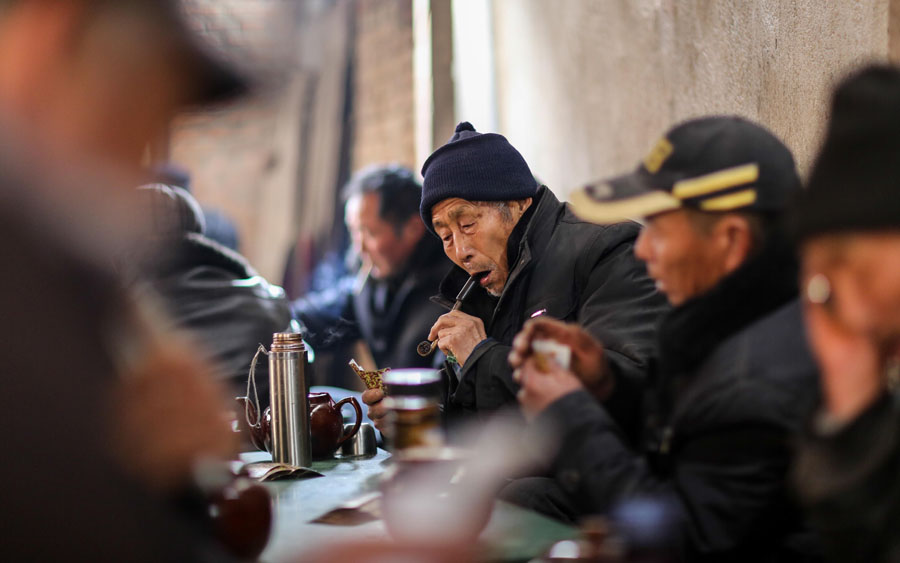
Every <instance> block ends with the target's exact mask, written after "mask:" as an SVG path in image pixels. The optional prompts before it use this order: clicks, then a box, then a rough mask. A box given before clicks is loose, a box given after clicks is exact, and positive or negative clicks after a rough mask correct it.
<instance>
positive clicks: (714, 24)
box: [459, 0, 889, 196]
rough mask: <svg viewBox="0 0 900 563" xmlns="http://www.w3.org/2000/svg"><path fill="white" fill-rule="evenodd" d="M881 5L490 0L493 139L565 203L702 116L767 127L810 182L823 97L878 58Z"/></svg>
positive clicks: (805, 0)
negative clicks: (674, 128)
mask: <svg viewBox="0 0 900 563" xmlns="http://www.w3.org/2000/svg"><path fill="white" fill-rule="evenodd" d="M888 8H889V2H888V0H868V1H858V2H857V1H854V2H850V1H847V2H822V1H821V0H792V1H790V2H786V1H783V0H754V1H752V2H744V1H727V2H726V1H713V0H678V1H675V0H602V1H594V0H565V1H564V2H557V1H547V0H494V12H493V14H494V32H495V45H496V57H497V59H496V67H497V72H498V74H497V91H498V100H497V102H498V112H499V115H500V118H499V122H500V129H501V132H503V133H504V134H506V135H507V136H508V137H509V139H510V141H511V142H512V143H513V144H514V145H515V146H516V147H518V148H519V149H520V150H521V152H522V153H523V154H524V156H525V158H526V159H527V160H528V162H529V164H530V165H531V166H532V171H533V172H534V173H535V174H536V175H538V176H539V177H540V178H542V179H543V180H544V181H545V182H546V183H547V184H548V185H550V187H552V188H553V189H554V190H555V191H557V193H560V194H561V195H563V196H565V195H566V194H567V193H568V192H569V191H570V190H571V189H573V188H574V187H577V186H579V185H581V184H583V183H585V182H586V181H589V180H592V179H596V178H599V177H603V176H607V175H610V174H615V173H618V172H621V171H625V170H627V169H630V168H631V167H633V166H635V165H636V163H637V162H638V160H639V159H640V158H641V157H643V155H644V153H645V152H646V151H647V150H649V148H650V147H651V146H652V144H653V142H655V140H656V139H657V138H658V137H659V135H660V134H661V133H662V132H663V131H665V130H666V129H667V128H668V127H669V126H670V125H671V124H673V123H674V122H677V121H680V120H683V119H686V118H689V117H692V116H698V115H703V114H711V113H735V114H740V115H743V116H746V117H748V118H751V119H754V120H757V121H759V122H761V123H763V124H765V125H767V126H768V127H769V128H771V129H772V130H773V131H774V132H775V133H776V134H777V135H779V136H780V137H782V138H783V139H784V140H785V141H786V143H787V144H788V146H789V147H790V148H791V149H792V150H794V152H795V155H796V158H797V161H798V164H799V167H800V169H801V171H805V170H806V169H807V167H808V165H809V161H810V159H811V158H812V156H813V155H814V152H815V150H816V148H817V146H818V142H819V138H820V133H821V130H822V127H823V125H824V121H825V118H826V110H827V104H828V97H829V90H830V87H831V86H832V85H833V83H834V82H835V81H836V80H837V79H838V78H840V77H841V76H842V75H843V74H844V73H845V72H846V71H847V69H848V68H851V67H852V66H853V65H855V64H858V63H859V62H861V61H864V60H869V59H872V58H875V59H883V58H886V57H887V55H888V11H889V10H888ZM459 117H460V118H461V119H462V118H464V116H459ZM476 125H477V124H476Z"/></svg>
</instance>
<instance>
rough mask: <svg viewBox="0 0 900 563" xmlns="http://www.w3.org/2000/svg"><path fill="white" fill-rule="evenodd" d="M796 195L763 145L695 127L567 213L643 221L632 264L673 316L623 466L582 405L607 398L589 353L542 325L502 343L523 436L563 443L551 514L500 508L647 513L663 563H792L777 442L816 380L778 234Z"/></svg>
mask: <svg viewBox="0 0 900 563" xmlns="http://www.w3.org/2000/svg"><path fill="white" fill-rule="evenodd" d="M799 187H800V182H799V179H798V177H797V173H796V171H795V168H794V160H793V158H792V157H791V154H790V152H789V151H788V149H787V148H786V147H785V146H784V145H783V144H782V143H781V142H780V141H779V140H778V139H776V138H775V137H774V136H773V135H772V134H771V133H769V132H768V131H766V130H765V129H763V128H761V127H759V126H757V125H755V124H753V123H750V122H749V121H746V120H744V119H741V118H737V117H709V118H702V119H696V120H693V121H688V122H686V123H684V124H681V125H679V126H677V127H675V128H674V129H672V130H670V131H669V132H668V133H666V135H665V136H664V137H663V138H662V139H660V141H659V142H658V143H657V145H656V146H655V148H654V149H653V150H652V151H651V152H650V154H649V155H648V156H647V158H646V159H644V161H643V163H641V164H640V166H639V167H638V169H637V170H636V171H634V172H633V173H631V174H627V175H625V176H621V177H618V178H614V179H611V180H608V181H605V182H602V183H599V184H597V185H595V186H590V187H588V188H586V189H585V190H583V191H580V192H578V193H576V194H574V195H573V198H572V201H573V207H574V209H575V212H576V213H577V214H578V215H580V216H582V217H584V218H586V219H588V220H591V221H596V222H601V223H603V222H608V221H613V220H619V219H621V218H622V217H643V218H644V221H645V227H644V230H643V231H642V232H641V235H640V237H639V239H638V242H637V244H636V247H635V253H636V255H637V256H638V258H640V259H641V260H643V261H644V262H646V264H647V269H648V273H649V274H650V276H651V277H652V278H653V279H655V280H656V283H657V287H658V288H659V289H660V291H662V292H663V293H665V294H666V296H667V297H668V299H669V301H670V303H671V304H672V305H673V306H674V309H673V310H672V311H671V312H670V313H669V314H668V315H666V316H665V317H664V318H663V320H662V324H661V326H660V330H659V356H658V358H657V359H656V361H655V362H654V363H653V365H654V369H653V370H652V371H651V373H650V374H649V379H650V381H651V385H650V386H649V388H648V393H647V396H646V397H645V400H644V403H643V405H642V406H643V413H644V423H643V435H644V440H643V443H642V444H641V447H640V449H639V452H640V453H639V454H637V455H636V454H635V453H634V451H633V450H632V449H630V448H628V447H627V445H626V444H625V443H623V441H622V439H621V437H620V435H619V431H618V429H617V428H616V427H615V425H614V424H613V422H612V420H611V418H610V416H609V413H608V412H607V410H606V409H605V408H604V407H603V406H602V405H600V404H598V403H597V401H595V400H594V398H593V397H592V396H591V395H590V394H589V393H588V392H586V391H585V389H584V388H585V387H586V386H587V387H588V388H589V389H590V388H597V387H598V386H599V387H607V386H609V387H615V385H617V384H618V381H617V379H616V374H615V373H612V372H609V371H606V370H603V369H602V367H600V368H599V369H598V367H597V366H598V362H596V360H595V358H597V357H600V356H601V355H602V353H603V350H602V348H601V347H600V345H599V344H598V343H595V342H593V341H592V340H591V339H590V338H588V337H587V336H586V335H585V334H584V333H583V331H581V330H580V329H579V328H577V327H572V326H569V325H563V324H562V323H558V322H551V321H541V320H538V321H536V322H534V323H531V324H530V325H529V326H528V327H527V328H526V330H525V331H523V333H522V334H521V335H519V336H517V337H516V342H515V346H514V352H513V354H511V357H510V362H511V364H512V365H514V366H515V367H516V369H517V372H516V376H517V378H518V379H519V381H520V383H521V385H522V392H521V393H520V396H519V400H520V402H521V404H522V407H523V409H524V410H525V412H526V414H528V415H529V416H530V417H533V418H536V419H537V420H536V421H535V424H536V426H538V427H543V428H548V427H549V428H553V427H555V428H558V429H559V431H560V433H561V436H562V443H561V445H560V454H559V455H558V456H557V458H556V460H555V461H554V463H553V465H552V472H553V475H554V481H555V487H554V488H549V489H548V490H549V492H548V493H547V496H546V497H545V498H538V499H534V498H528V497H527V496H526V497H523V496H522V495H521V494H520V493H521V491H522V490H523V487H526V486H527V485H529V483H528V481H527V480H526V481H525V482H524V483H520V484H513V485H512V486H511V487H510V489H509V490H508V491H507V496H508V497H509V498H511V499H513V500H516V501H519V502H524V503H530V504H532V506H536V507H537V508H543V509H544V510H547V511H555V512H556V515H557V516H560V517H568V518H573V517H575V516H578V515H582V514H589V513H607V512H610V511H615V510H616V509H617V508H622V507H627V506H629V505H630V503H634V502H636V501H639V500H640V499H645V498H646V497H649V498H650V499H652V502H653V503H655V505H656V506H657V507H660V510H661V514H662V515H663V518H662V519H661V520H660V521H659V522H658V526H657V529H656V531H660V530H666V531H667V535H666V537H665V538H663V544H664V545H665V546H666V549H668V550H669V553H670V554H674V553H680V554H681V555H682V556H683V557H684V559H685V560H688V561H698V560H707V558H709V559H714V560H717V561H769V560H775V559H777V560H785V561H794V560H797V559H796V558H797V557H799V555H800V552H802V551H804V550H805V549H804V548H797V544H798V538H800V537H803V534H796V533H794V532H797V531H798V530H799V529H800V528H801V520H800V518H799V517H798V516H797V515H796V512H795V510H793V509H792V506H791V503H790V502H789V500H788V497H787V496H786V494H785V476H786V472H787V467H788V462H789V458H790V455H789V451H788V444H787V441H788V437H789V436H790V435H791V433H792V432H794V431H795V430H797V429H798V428H799V425H800V422H801V420H802V418H803V415H804V413H805V412H807V411H808V410H810V409H811V408H812V404H813V402H814V401H815V399H816V369H815V366H814V364H813V361H812V358H811V356H810V355H809V353H808V350H807V348H806V346H805V342H804V336H803V330H802V325H801V318H800V305H799V303H798V300H797V280H796V265H795V260H794V258H793V254H792V251H791V248H790V245H789V244H787V242H786V240H785V238H784V237H783V236H782V235H781V234H780V232H779V227H778V220H779V219H780V216H781V214H782V211H783V210H784V208H785V206H786V204H787V202H788V200H789V198H790V197H791V196H793V195H794V194H795V193H796V192H797V191H798V190H799ZM536 339H552V340H556V341H559V342H561V343H563V344H567V345H569V346H570V348H571V349H572V356H573V358H572V371H567V370H563V369H561V368H560V367H559V366H558V365H556V364H554V363H552V362H549V363H547V362H544V365H539V364H538V363H536V362H537V361H538V359H539V358H537V357H536V356H535V354H534V352H533V350H532V347H531V343H532V342H534V341H535V340H536ZM573 371H574V373H573ZM531 490H534V484H533V483H531ZM547 507H550V508H549V509H548V508H547ZM623 510H624V509H623ZM632 539H637V538H632ZM780 557H784V559H781V558H780Z"/></svg>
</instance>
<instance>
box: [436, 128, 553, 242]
mask: <svg viewBox="0 0 900 563" xmlns="http://www.w3.org/2000/svg"><path fill="white" fill-rule="evenodd" d="M422 177H423V178H424V180H423V181H422V203H421V205H420V206H419V213H421V214H422V220H423V221H424V222H425V225H426V226H427V227H428V230H430V231H431V232H432V233H433V232H434V227H433V226H432V224H431V208H432V207H433V206H434V204H436V203H438V202H440V201H443V200H445V199H448V198H451V197H458V198H462V199H465V200H468V201H510V200H516V199H525V198H529V197H534V194H535V193H536V192H537V182H536V181H535V179H534V176H533V175H532V174H531V170H530V169H529V168H528V164H526V163H525V159H524V158H522V155H521V154H519V151H517V150H516V149H515V148H514V147H513V146H512V145H511V144H509V141H507V140H506V137H504V136H503V135H498V134H496V133H483V134H482V133H478V132H477V131H475V128H474V127H472V124H471V123H469V122H468V121H463V122H462V123H460V124H459V125H457V126H456V133H455V134H454V135H453V137H451V138H450V140H449V141H447V144H446V145H444V146H442V147H441V148H439V149H438V150H436V151H434V152H433V153H432V154H431V156H429V157H428V160H426V161H425V164H423V165H422Z"/></svg>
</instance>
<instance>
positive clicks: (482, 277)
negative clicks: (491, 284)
mask: <svg viewBox="0 0 900 563" xmlns="http://www.w3.org/2000/svg"><path fill="white" fill-rule="evenodd" d="M490 276H491V271H490V270H483V271H481V272H475V273H474V274H472V277H473V278H475V280H476V281H477V282H478V285H480V286H482V287H484V285H485V284H486V283H487V281H488V278H490Z"/></svg>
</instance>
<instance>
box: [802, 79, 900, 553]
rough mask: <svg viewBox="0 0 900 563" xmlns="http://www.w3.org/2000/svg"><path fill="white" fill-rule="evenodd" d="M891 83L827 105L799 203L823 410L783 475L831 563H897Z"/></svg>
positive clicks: (856, 90)
mask: <svg viewBox="0 0 900 563" xmlns="http://www.w3.org/2000/svg"><path fill="white" fill-rule="evenodd" d="M898 154H900V71H898V70H897V69H896V68H893V67H882V66H876V67H869V68H866V69H863V70H862V71H860V72H858V73H856V74H855V75H853V76H851V77H850V78H848V79H846V80H845V81H844V82H843V83H842V84H841V85H840V86H839V87H838V89H837V91H836V92H835V95H834V101H833V104H832V112H831V124H830V126H829V129H828V134H827V136H826V140H825V144H824V145H823V148H822V152H821V154H820V155H819V157H818V159H817V160H816V163H815V165H814V167H813V170H812V173H811V174H810V178H809V187H808V189H807V190H806V191H805V192H804V196H803V197H802V198H801V199H800V202H799V204H798V206H797V213H796V214H795V221H794V226H795V228H796V235H797V237H798V239H799V241H800V242H801V255H802V259H803V278H802V279H803V285H802V287H804V288H805V297H806V307H805V313H806V326H807V330H808V332H809V335H810V341H811V342H812V346H813V350H814V353H815V356H816V359H817V360H818V363H819V367H820V369H821V376H822V387H823V405H822V408H821V411H820V412H819V413H818V414H817V416H816V417H815V419H814V420H813V424H811V425H810V428H809V429H808V430H809V431H808V432H807V435H806V440H805V441H804V442H803V445H802V448H801V450H800V455H799V458H798V461H797V465H796V468H795V475H794V477H795V483H796V485H797V487H798V489H799V492H800V495H801V498H802V500H804V501H805V503H806V504H807V505H808V508H809V511H810V516H811V518H812V522H813V524H814V525H815V526H816V527H817V528H818V529H819V531H820V535H821V536H822V539H823V541H824V542H825V545H826V553H827V554H828V556H829V557H830V559H831V560H833V561H835V562H837V561H871V562H873V563H881V562H884V563H887V562H897V561H900V392H898V390H900V371H898V365H900V206H898V202H900V169H898V168H897V162H898V160H897V158H898Z"/></svg>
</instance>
